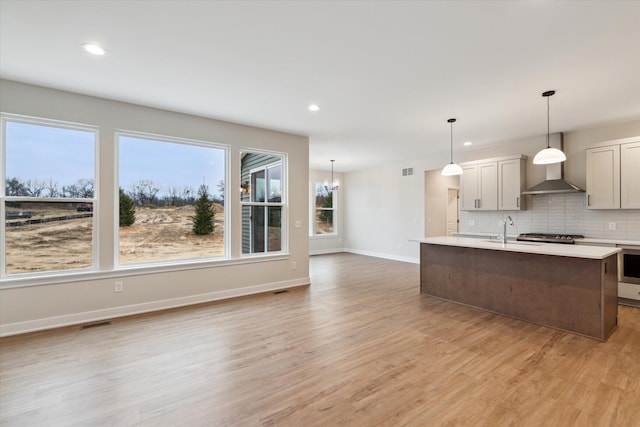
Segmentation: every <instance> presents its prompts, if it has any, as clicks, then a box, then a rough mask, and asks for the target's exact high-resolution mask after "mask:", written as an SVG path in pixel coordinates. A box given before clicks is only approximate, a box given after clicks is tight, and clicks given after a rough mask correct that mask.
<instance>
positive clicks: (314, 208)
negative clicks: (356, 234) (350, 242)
mask: <svg viewBox="0 0 640 427" xmlns="http://www.w3.org/2000/svg"><path fill="white" fill-rule="evenodd" d="M311 185H312V188H313V191H311V192H310V194H311V215H312V217H311V221H310V223H311V237H313V238H323V237H335V236H337V235H338V220H337V212H338V191H337V190H331V208H318V207H317V206H316V194H317V193H316V192H317V189H318V185H321V186H323V187H326V184H324V183H323V182H319V181H316V182H315V183H314V182H312V183H311ZM327 191H328V190H327ZM318 211H332V216H331V217H332V223H333V232H331V233H323V234H318V230H317V228H316V215H317V213H318Z"/></svg>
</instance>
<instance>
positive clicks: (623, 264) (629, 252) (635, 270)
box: [618, 247, 640, 285]
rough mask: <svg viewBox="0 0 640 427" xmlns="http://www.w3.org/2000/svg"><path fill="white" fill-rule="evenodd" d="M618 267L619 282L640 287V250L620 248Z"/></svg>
mask: <svg viewBox="0 0 640 427" xmlns="http://www.w3.org/2000/svg"><path fill="white" fill-rule="evenodd" d="M618 267H619V270H618V272H619V276H620V277H619V280H620V281H621V282H624V283H633V284H635V285H640V249H635V248H634V249H632V248H625V247H622V252H621V253H620V257H619V259H618Z"/></svg>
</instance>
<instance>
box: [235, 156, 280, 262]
mask: <svg viewBox="0 0 640 427" xmlns="http://www.w3.org/2000/svg"><path fill="white" fill-rule="evenodd" d="M283 160H284V156H282V155H273V154H268V153H254V152H243V153H241V166H240V171H241V172H240V173H241V181H240V182H241V197H240V200H241V204H242V253H243V254H255V253H265V252H279V251H283V250H284V248H283V231H284V230H283V223H284V221H283V219H284V206H285V200H284V194H285V192H284V181H283V176H284V169H283V167H284V166H283V165H284V161H283Z"/></svg>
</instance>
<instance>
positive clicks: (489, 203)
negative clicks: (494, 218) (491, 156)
mask: <svg viewBox="0 0 640 427" xmlns="http://www.w3.org/2000/svg"><path fill="white" fill-rule="evenodd" d="M478 199H480V202H479V206H478V208H479V209H480V210H483V211H495V210H498V164H497V163H496V162H491V163H486V164H482V165H479V166H478Z"/></svg>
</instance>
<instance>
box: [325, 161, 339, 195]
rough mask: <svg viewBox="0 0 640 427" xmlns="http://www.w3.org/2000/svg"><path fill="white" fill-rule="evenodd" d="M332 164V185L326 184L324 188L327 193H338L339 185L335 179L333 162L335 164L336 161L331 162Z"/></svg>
mask: <svg viewBox="0 0 640 427" xmlns="http://www.w3.org/2000/svg"><path fill="white" fill-rule="evenodd" d="M329 161H330V162H331V184H330V185H329V184H325V185H324V188H325V190H327V191H338V187H339V185H338V183H337V182H335V181H334V179H333V162H335V160H329Z"/></svg>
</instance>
